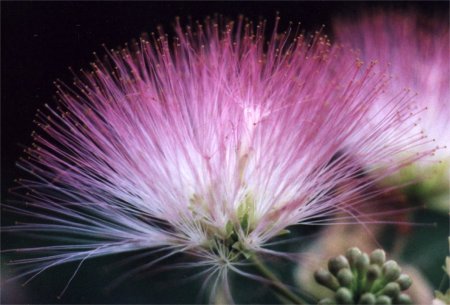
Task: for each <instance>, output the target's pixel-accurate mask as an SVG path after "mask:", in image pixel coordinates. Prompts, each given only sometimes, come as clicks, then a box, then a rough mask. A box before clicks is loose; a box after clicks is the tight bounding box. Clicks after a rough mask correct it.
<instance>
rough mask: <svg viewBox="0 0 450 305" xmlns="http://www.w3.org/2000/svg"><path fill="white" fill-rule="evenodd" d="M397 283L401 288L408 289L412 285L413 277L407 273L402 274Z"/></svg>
mask: <svg viewBox="0 0 450 305" xmlns="http://www.w3.org/2000/svg"><path fill="white" fill-rule="evenodd" d="M397 283H398V284H399V285H400V290H406V289H408V288H409V287H411V285H412V279H411V278H410V277H409V275H407V274H404V273H403V274H400V277H399V278H398V279H397Z"/></svg>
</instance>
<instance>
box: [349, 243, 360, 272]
mask: <svg viewBox="0 0 450 305" xmlns="http://www.w3.org/2000/svg"><path fill="white" fill-rule="evenodd" d="M360 255H361V250H359V249H358V248H356V247H353V248H350V249H348V250H347V252H346V253H345V256H346V257H347V260H348V262H349V263H350V266H351V267H352V268H353V267H354V266H355V261H356V258H357V257H358V256H360Z"/></svg>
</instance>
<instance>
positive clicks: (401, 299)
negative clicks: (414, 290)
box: [396, 293, 412, 305]
mask: <svg viewBox="0 0 450 305" xmlns="http://www.w3.org/2000/svg"><path fill="white" fill-rule="evenodd" d="M396 303H397V304H399V305H400V304H401V305H410V304H412V300H411V298H410V297H409V295H407V294H404V293H401V294H400V295H399V296H398V297H397V302H396Z"/></svg>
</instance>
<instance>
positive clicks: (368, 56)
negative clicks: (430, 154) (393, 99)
mask: <svg viewBox="0 0 450 305" xmlns="http://www.w3.org/2000/svg"><path fill="white" fill-rule="evenodd" d="M433 17H436V16H433ZM334 32H335V34H336V36H337V39H338V40H339V41H341V42H343V43H348V44H350V46H351V47H353V48H355V49H358V50H359V51H360V56H361V57H362V59H363V60H364V61H372V60H376V61H379V62H380V63H382V64H380V65H379V66H378V67H383V66H385V64H387V72H388V73H389V74H390V76H391V77H392V81H391V82H390V91H391V92H389V94H392V92H398V91H399V90H401V89H402V88H410V89H411V90H412V91H413V92H417V98H415V100H416V101H417V104H418V105H417V106H418V107H419V109H421V110H423V112H422V113H421V118H422V119H421V122H420V124H419V125H420V128H422V129H423V130H424V133H425V134H426V135H427V136H428V137H429V138H430V139H433V143H431V145H432V146H434V147H436V146H437V147H438V148H439V149H438V150H437V151H436V158H435V159H436V160H440V161H449V160H450V90H449V83H450V73H449V71H450V41H449V24H448V18H447V19H443V18H430V17H428V18H427V17H426V16H423V15H420V14H418V13H415V12H413V11H406V12H396V11H376V12H372V13H365V14H362V15H361V17H360V18H359V19H358V20H356V21H355V20H354V18H352V19H351V20H348V19H339V20H337V21H336V22H335V24H334ZM380 107H381V108H382V107H383V106H382V105H380Z"/></svg>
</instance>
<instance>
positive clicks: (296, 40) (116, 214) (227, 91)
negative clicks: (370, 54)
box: [9, 19, 422, 275]
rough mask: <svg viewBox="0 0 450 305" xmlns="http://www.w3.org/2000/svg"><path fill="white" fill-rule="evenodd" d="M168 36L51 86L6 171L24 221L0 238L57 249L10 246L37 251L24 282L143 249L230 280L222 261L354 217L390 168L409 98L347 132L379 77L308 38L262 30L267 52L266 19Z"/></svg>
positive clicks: (114, 54) (227, 263)
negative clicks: (54, 97) (19, 176)
mask: <svg viewBox="0 0 450 305" xmlns="http://www.w3.org/2000/svg"><path fill="white" fill-rule="evenodd" d="M277 20H278V19H277ZM176 33H177V35H176V38H175V39H174V40H173V41H170V40H169V39H168V38H167V36H166V35H164V33H162V32H161V33H160V34H159V35H152V39H151V42H150V41H147V40H144V39H142V40H141V41H140V43H138V44H136V45H135V46H133V47H134V48H135V50H134V51H129V50H128V49H122V50H118V51H115V50H111V51H109V52H108V55H109V60H106V61H103V62H101V61H97V62H96V63H95V64H93V65H92V67H93V70H92V72H82V73H81V75H80V77H78V78H76V80H75V82H74V84H75V86H74V87H72V88H71V87H68V86H65V85H64V84H62V83H58V84H57V87H58V94H59V97H60V101H59V105H58V107H57V108H56V109H55V108H52V107H47V108H48V110H46V111H45V113H44V112H38V125H39V126H40V127H41V130H40V131H39V132H38V133H35V134H34V135H33V137H34V140H35V143H34V144H33V146H32V147H31V148H30V149H28V150H27V153H28V155H29V156H28V158H27V159H23V160H22V161H21V163H20V165H21V167H22V168H24V169H25V170H26V171H28V172H29V173H30V174H32V175H33V176H34V178H32V179H27V180H25V179H24V180H21V181H20V183H21V185H22V186H23V187H24V188H27V189H28V193H27V194H26V199H27V201H28V208H18V209H19V211H20V212H21V213H25V214H27V215H29V216H32V217H34V218H36V219H37V220H36V222H35V223H32V224H22V225H19V226H14V227H12V228H9V229H10V230H13V231H25V232H34V233H35V234H36V233H37V234H41V235H42V236H46V237H48V238H51V237H55V236H54V235H56V237H55V238H54V240H55V245H54V246H46V247H44V248H43V247H36V248H27V249H23V250H24V252H30V253H31V254H34V255H36V256H35V257H34V258H32V259H26V260H18V261H16V263H17V264H22V263H24V264H27V265H29V264H31V265H32V267H30V268H29V269H28V271H27V272H26V273H25V274H31V273H35V274H39V273H40V272H42V271H44V270H46V269H48V268H50V267H52V266H55V265H59V264H62V263H66V262H71V261H81V262H83V261H84V260H85V259H87V258H90V257H96V256H100V255H106V254H113V253H119V252H131V251H136V250H142V249H155V248H158V249H166V250H169V255H170V254H173V253H180V252H186V253H188V254H190V255H193V256H196V257H198V258H199V259H200V260H199V261H200V262H199V264H203V265H204V266H210V267H211V268H212V270H214V271H217V270H220V271H224V270H228V269H229V268H231V269H233V270H235V271H239V270H238V269H237V268H236V266H235V262H237V261H239V259H242V258H244V257H245V256H246V255H249V254H251V253H254V252H260V251H262V252H271V250H269V249H268V248H267V247H265V244H266V242H267V241H269V240H270V239H271V238H274V237H276V236H278V235H280V234H281V233H283V232H284V231H285V229H286V228H287V227H289V226H291V225H296V224H314V223H324V222H327V223H329V222H333V217H335V216H334V215H335V212H337V211H339V212H344V213H347V214H348V215H349V216H348V218H345V217H344V218H342V217H341V219H334V221H336V222H337V221H344V222H348V221H356V220H357V217H358V210H357V205H358V204H359V203H360V200H359V199H358V198H359V197H358V196H359V194H361V191H363V190H364V189H365V188H366V187H368V186H369V184H370V183H371V181H372V182H373V180H369V179H365V178H364V176H365V175H366V174H370V173H371V172H372V171H375V170H380V171H381V172H379V173H378V174H379V177H380V179H381V177H384V176H385V175H388V174H390V173H391V172H392V171H394V170H396V169H397V167H398V164H397V163H393V162H391V161H392V159H393V158H395V157H396V156H397V155H399V154H400V153H401V152H402V150H403V145H405V142H404V141H403V142H395V141H392V142H391V143H390V145H386V142H385V141H384V137H385V136H386V132H390V133H392V136H395V134H396V133H395V132H394V131H393V130H396V131H398V133H401V131H402V130H404V129H408V128H410V127H411V126H412V125H413V124H414V119H411V118H410V111H409V109H408V107H409V106H408V105H409V102H410V101H409V100H410V99H411V96H409V95H408V94H407V93H401V94H400V97H399V98H393V99H392V100H391V101H392V102H391V103H389V104H388V105H387V107H390V109H391V110H392V114H391V115H386V116H385V118H384V120H383V121H382V122H377V123H376V124H375V125H373V126H372V127H373V128H372V129H371V130H368V129H360V128H359V125H360V123H361V121H362V120H367V111H368V109H370V106H371V105H372V104H373V103H375V102H376V101H377V99H378V97H379V94H380V92H381V91H382V89H383V86H384V84H385V80H384V79H383V76H382V75H378V74H374V73H373V67H371V66H369V67H365V66H364V65H360V64H358V63H356V62H355V61H353V60H352V61H342V60H341V59H342V58H344V56H343V53H344V52H345V50H344V49H342V48H339V47H331V46H330V44H329V42H328V40H327V39H326V37H324V36H322V35H321V34H320V33H316V34H315V35H313V36H311V37H310V36H306V37H305V36H304V35H302V34H298V32H296V31H295V29H292V28H289V29H288V30H287V31H286V32H284V33H282V34H279V33H278V32H277V28H276V27H275V29H274V30H273V33H272V35H271V38H270V39H269V40H268V41H267V40H265V38H264V36H265V22H261V23H258V24H257V25H256V26H255V25H253V24H252V23H245V22H244V21H243V19H239V20H238V22H236V23H234V22H228V23H225V24H219V22H218V21H217V20H211V19H207V20H206V22H205V24H197V25H196V27H195V28H192V27H187V28H186V29H185V30H184V29H183V28H182V27H181V26H180V25H177V26H176ZM330 75H334V77H330ZM399 114H402V115H399ZM403 114H405V115H403ZM394 138H395V137H394ZM410 141H411V143H413V144H414V145H419V144H420V143H421V141H422V139H421V138H420V137H416V138H414V137H412V138H411V139H410ZM344 143H345V144H344ZM416 157H417V156H414V158H416ZM410 161H412V160H405V163H408V162H410ZM354 217H355V218H356V219H354ZM49 232H50V233H51V234H49ZM163 258H164V257H161V259H163ZM151 263H152V262H151ZM151 263H149V264H148V266H150V264H151ZM148 266H147V267H148ZM144 267H146V266H143V268H144ZM223 267H226V268H223ZM222 273H223V274H224V273H225V272H222ZM223 274H222V275H223Z"/></svg>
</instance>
